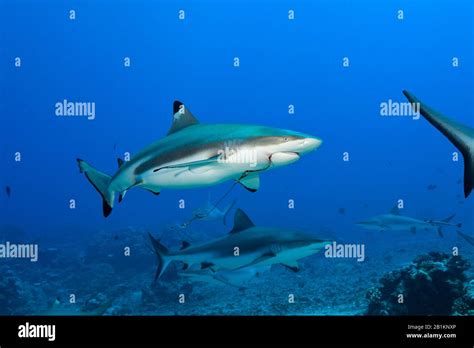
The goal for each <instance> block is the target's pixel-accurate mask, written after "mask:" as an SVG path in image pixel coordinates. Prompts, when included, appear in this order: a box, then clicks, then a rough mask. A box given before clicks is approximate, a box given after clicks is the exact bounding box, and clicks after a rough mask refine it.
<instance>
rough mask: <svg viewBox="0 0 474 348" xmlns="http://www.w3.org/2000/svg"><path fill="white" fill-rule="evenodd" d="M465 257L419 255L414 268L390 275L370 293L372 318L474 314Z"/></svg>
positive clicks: (473, 286) (473, 291)
mask: <svg viewBox="0 0 474 348" xmlns="http://www.w3.org/2000/svg"><path fill="white" fill-rule="evenodd" d="M469 267H470V264H469V262H468V261H466V260H465V259H463V258H462V257H461V256H452V255H448V254H445V253H440V252H432V253H429V254H424V255H419V256H418V257H416V258H415V260H414V261H413V263H411V264H410V265H408V266H406V267H404V268H401V269H399V270H395V271H392V272H389V273H386V274H385V275H384V276H383V277H382V278H381V279H380V283H381V286H380V287H373V288H371V289H369V291H368V292H367V295H366V298H367V300H368V302H369V305H368V309H367V314H368V315H472V314H473V313H474V281H470V282H469V281H468V280H467V277H466V275H465V271H466V270H467V269H468V268H469Z"/></svg>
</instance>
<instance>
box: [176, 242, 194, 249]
mask: <svg viewBox="0 0 474 348" xmlns="http://www.w3.org/2000/svg"><path fill="white" fill-rule="evenodd" d="M190 246H191V244H190V243H189V242H186V241H185V240H183V243H182V244H181V249H179V250H184V249H187V248H189V247H190Z"/></svg>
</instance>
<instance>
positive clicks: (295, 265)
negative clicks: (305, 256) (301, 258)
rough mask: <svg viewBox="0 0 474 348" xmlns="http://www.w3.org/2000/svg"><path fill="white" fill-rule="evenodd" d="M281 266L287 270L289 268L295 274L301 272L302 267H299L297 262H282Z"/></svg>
mask: <svg viewBox="0 0 474 348" xmlns="http://www.w3.org/2000/svg"><path fill="white" fill-rule="evenodd" d="M281 264H282V265H283V266H285V267H286V268H288V269H289V270H291V271H293V272H295V273H296V272H298V271H299V270H300V267H299V265H298V262H297V261H296V260H293V261H288V262H282V263H281Z"/></svg>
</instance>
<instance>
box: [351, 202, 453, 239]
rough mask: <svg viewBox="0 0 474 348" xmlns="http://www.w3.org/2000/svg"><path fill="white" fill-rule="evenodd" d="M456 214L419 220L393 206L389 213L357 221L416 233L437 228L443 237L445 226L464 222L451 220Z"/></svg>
mask: <svg viewBox="0 0 474 348" xmlns="http://www.w3.org/2000/svg"><path fill="white" fill-rule="evenodd" d="M453 218H454V215H451V216H449V217H447V218H446V219H444V220H419V219H415V218H412V217H409V216H404V215H400V210H399V209H398V207H397V206H395V207H393V208H392V210H391V211H390V213H389V214H382V215H376V216H374V217H372V218H370V219H367V220H364V221H360V222H357V223H356V225H358V226H360V227H363V228H366V229H370V230H379V231H390V230H392V231H405V230H408V231H411V232H412V233H416V231H417V230H431V229H437V231H438V234H439V235H440V237H443V230H442V229H443V227H446V226H451V227H461V226H462V224H453V223H450V221H451V220H452V219H453Z"/></svg>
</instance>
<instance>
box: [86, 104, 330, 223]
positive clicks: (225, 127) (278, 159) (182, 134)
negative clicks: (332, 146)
mask: <svg viewBox="0 0 474 348" xmlns="http://www.w3.org/2000/svg"><path fill="white" fill-rule="evenodd" d="M321 143H322V141H321V139H318V138H316V137H313V136H311V135H307V134H303V133H298V132H294V131H290V130H285V129H277V128H270V127H264V126H256V125H241V124H201V123H199V122H198V120H197V119H196V118H195V117H194V116H193V115H192V114H191V112H190V111H189V110H188V109H187V108H185V106H184V104H183V103H181V102H179V101H175V102H174V104H173V124H172V126H171V129H170V130H169V131H168V134H167V136H166V137H165V138H163V139H160V140H158V141H157V142H155V143H153V144H152V145H150V146H149V147H147V148H145V149H144V150H143V151H141V152H139V153H137V154H136V155H135V156H133V157H132V158H131V159H130V161H126V162H124V161H123V160H121V159H118V166H119V169H118V171H117V172H116V173H115V174H114V175H113V176H110V175H107V174H105V173H102V172H100V171H98V170H97V169H95V168H94V167H92V166H91V165H90V164H88V163H87V162H85V161H83V160H82V159H79V158H78V159H77V162H78V165H79V169H80V171H81V173H84V174H85V175H86V177H87V179H88V180H89V181H90V183H91V184H92V185H93V186H94V188H95V189H96V190H97V191H98V192H99V193H100V195H101V197H102V210H103V214H104V216H105V217H107V216H109V215H110V213H111V212H112V208H113V206H114V201H115V196H116V195H117V194H118V195H119V202H121V201H122V199H123V198H124V197H125V194H126V193H127V191H128V190H130V189H132V188H135V187H139V188H142V189H145V190H148V191H150V192H152V193H154V194H156V195H157V194H159V193H160V192H161V190H162V189H187V188H194V187H205V186H211V185H217V184H220V183H223V182H225V181H228V180H235V181H237V182H238V183H240V184H241V185H242V186H243V187H245V188H246V189H247V190H249V191H252V192H255V191H257V190H258V188H259V187H260V178H259V174H260V173H262V172H264V171H267V170H270V169H273V168H278V167H281V166H285V165H288V164H291V163H294V162H296V161H297V160H299V159H300V157H301V156H302V155H305V154H307V153H309V152H311V151H313V150H315V149H316V148H318V147H319V146H320V145H321Z"/></svg>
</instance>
